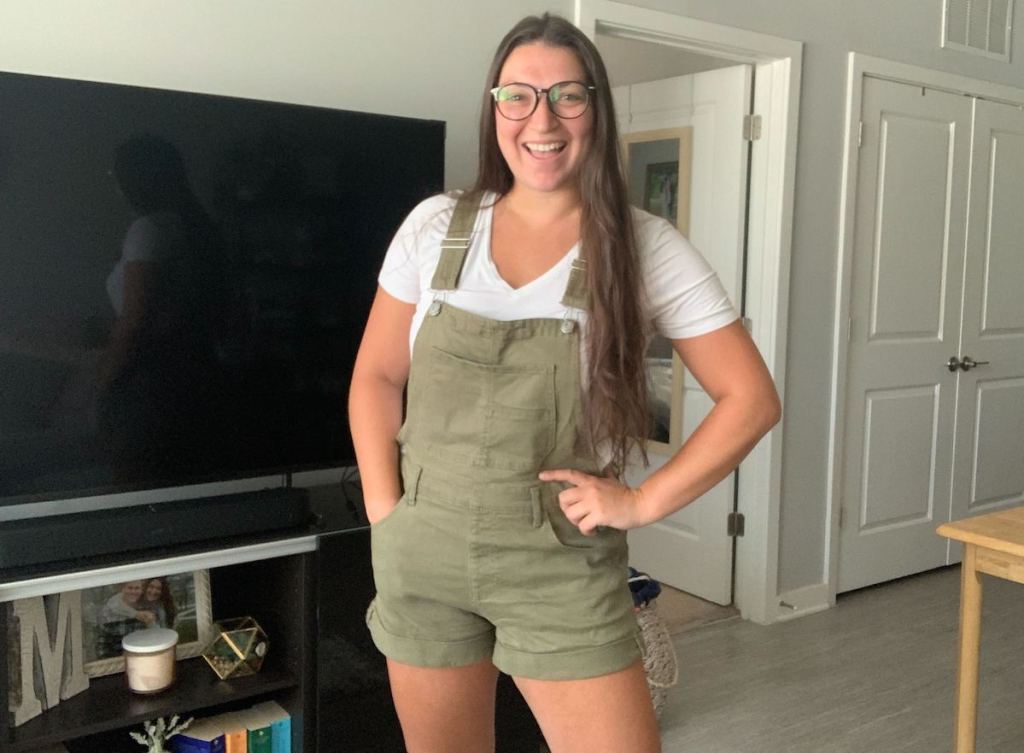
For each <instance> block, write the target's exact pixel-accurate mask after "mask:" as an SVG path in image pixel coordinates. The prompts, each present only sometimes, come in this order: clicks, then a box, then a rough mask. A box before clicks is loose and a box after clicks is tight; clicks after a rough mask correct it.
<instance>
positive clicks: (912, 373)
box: [838, 78, 971, 592]
mask: <svg viewBox="0 0 1024 753" xmlns="http://www.w3.org/2000/svg"><path fill="white" fill-rule="evenodd" d="M861 120H862V121H863V124H864V125H863V134H864V139H863V146H862V147H861V153H860V159H859V164H858V177H857V199H856V210H855V211H856V216H855V220H854V222H855V228H854V247H853V265H852V275H853V280H852V286H851V300H850V314H851V324H850V346H849V358H848V378H847V397H846V399H847V406H846V416H847V417H848V420H847V425H846V427H845V430H844V438H843V439H844V441H843V447H844V457H843V476H842V487H841V488H842V497H843V499H842V508H843V509H842V513H843V515H842V527H841V530H840V556H839V560H840V561H839V587H838V590H839V591H840V592H842V591H848V590H850V589H854V588H860V587H862V586H866V585H870V584H872V583H878V582H881V581H884V580H889V579H891V578H896V577H899V576H901V575H906V574H908V573H911V572H919V571H921V570H927V569H929V568H932V567H938V566H940V565H943V564H945V562H946V551H947V548H946V545H945V541H944V540H943V539H941V538H939V537H938V536H936V535H935V526H936V525H937V524H938V523H940V522H942V521H945V520H948V518H949V493H950V483H951V469H952V456H953V431H954V425H953V416H954V409H955V401H956V384H957V375H956V374H954V373H951V372H950V371H949V370H948V369H947V368H946V367H945V366H944V364H945V363H946V362H947V361H948V359H949V358H950V356H953V355H955V354H956V353H957V344H958V342H957V341H958V338H959V321H960V305H959V304H960V292H961V287H962V273H963V250H964V242H965V235H966V228H965V212H964V207H965V206H966V203H967V186H968V181H967V178H968V175H969V168H970V162H969V158H970V146H971V143H970V126H971V104H970V100H969V99H968V98H966V97H961V96H956V95H953V94H947V93H945V92H937V91H932V90H923V89H922V88H921V87H914V86H909V85H906V84H899V83H895V82H890V81H883V80H880V79H874V78H866V79H865V81H864V90H863V97H862V111H861Z"/></svg>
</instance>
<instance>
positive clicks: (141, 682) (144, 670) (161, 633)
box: [121, 628, 178, 694]
mask: <svg viewBox="0 0 1024 753" xmlns="http://www.w3.org/2000/svg"><path fill="white" fill-rule="evenodd" d="M177 645H178V633H177V632H175V631H174V630H166V629H164V628H148V629H146V630H136V631H135V632H134V633H129V634H128V635H126V636H125V637H124V638H122V639H121V648H122V650H123V652H124V664H125V676H126V677H127V678H128V688H129V689H130V690H131V691H132V692H133V693H142V694H150V693H159V692H160V691H161V690H165V689H166V688H169V687H170V686H171V685H172V684H173V683H174V668H175V664H176V660H175V655H174V649H175V647H176V646H177Z"/></svg>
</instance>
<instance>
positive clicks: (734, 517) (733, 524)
mask: <svg viewBox="0 0 1024 753" xmlns="http://www.w3.org/2000/svg"><path fill="white" fill-rule="evenodd" d="M744 522H745V521H744V518H743V513H741V512H731V513H729V516H728V517H727V518H726V519H725V532H726V535H728V536H732V537H737V536H742V535H743V528H744Z"/></svg>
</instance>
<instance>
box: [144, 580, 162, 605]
mask: <svg viewBox="0 0 1024 753" xmlns="http://www.w3.org/2000/svg"><path fill="white" fill-rule="evenodd" d="M163 593H164V587H163V584H162V583H161V582H160V581H158V580H151V581H149V583H147V584H146V593H145V596H144V598H145V599H146V601H148V602H156V601H160V597H161V596H163Z"/></svg>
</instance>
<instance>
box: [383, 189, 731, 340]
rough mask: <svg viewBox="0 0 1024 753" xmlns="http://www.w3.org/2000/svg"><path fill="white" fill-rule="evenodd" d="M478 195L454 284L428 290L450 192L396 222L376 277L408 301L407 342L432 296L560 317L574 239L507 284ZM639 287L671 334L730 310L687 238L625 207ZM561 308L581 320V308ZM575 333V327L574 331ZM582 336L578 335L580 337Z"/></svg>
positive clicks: (496, 315) (481, 308)
mask: <svg viewBox="0 0 1024 753" xmlns="http://www.w3.org/2000/svg"><path fill="white" fill-rule="evenodd" d="M493 201H494V196H493V194H492V195H486V196H484V197H483V199H482V201H481V208H480V213H479V214H478V215H477V219H476V225H475V226H474V231H473V240H472V242H471V245H470V247H469V251H468V252H467V255H466V261H465V264H464V265H463V267H462V274H461V276H460V277H459V283H458V288H457V289H456V290H449V291H443V292H437V291H433V290H431V288H430V282H431V280H432V279H433V277H434V269H435V268H436V267H437V261H438V259H439V258H440V256H441V241H442V240H444V237H445V234H446V233H447V231H448V223H449V221H450V220H451V216H452V211H453V210H454V208H455V203H456V198H454V197H452V196H448V195H446V194H440V195H438V196H433V197H431V198H429V199H427V200H426V201H423V202H421V203H420V204H419V205H418V206H417V207H416V208H415V209H413V211H412V212H411V213H410V214H409V216H408V217H407V218H406V219H405V221H404V222H403V223H402V226H401V227H400V228H399V229H398V232H397V233H396V234H395V237H394V239H393V240H392V242H391V246H390V247H389V248H388V251H387V255H386V256H385V257H384V264H383V266H382V268H381V272H380V275H379V277H378V282H379V283H380V285H381V287H382V288H384V290H386V291H387V292H388V293H389V294H390V295H392V296H394V297H395V298H397V299H399V300H401V301H405V302H406V303H415V304H416V313H415V315H414V316H413V320H412V327H411V331H410V332H409V349H410V352H411V351H412V346H413V343H414V342H415V340H416V333H417V332H418V331H419V328H420V325H421V324H422V322H423V318H424V316H426V313H427V308H428V307H429V306H430V303H431V301H433V300H434V298H435V297H439V298H442V299H443V300H444V301H446V302H447V303H450V304H451V305H453V306H457V307H458V308H460V309H464V310H466V311H469V312H471V313H474V314H478V315H480V316H485V317H488V318H490V319H498V320H501V321H510V320H513V319H533V318H550V319H561V318H563V317H564V316H565V315H566V313H567V309H566V307H565V306H563V305H562V304H561V300H562V295H563V294H564V293H565V287H566V284H567V283H568V280H569V270H570V268H571V266H572V262H573V260H574V259H575V258H576V256H577V254H578V253H579V244H578V243H577V244H576V245H575V246H573V247H572V248H571V249H570V250H569V251H568V252H567V253H566V254H565V256H564V257H562V258H561V259H560V260H559V261H558V262H557V263H556V264H555V265H554V266H553V267H551V268H550V269H549V270H547V271H546V272H545V273H544V274H542V275H541V276H540V277H538V278H537V279H535V280H533V281H531V282H529V283H527V284H526V285H523V286H522V287H520V288H513V287H512V286H511V285H509V284H508V283H507V282H505V280H504V279H503V278H502V277H501V275H500V274H498V269H497V267H496V266H495V264H494V261H493V260H492V258H491V220H492V217H493V215H494V212H493V209H492V208H491V206H490V205H491V204H492V203H493ZM633 219H634V222H635V224H636V232H637V241H638V247H639V254H640V259H641V268H642V272H643V285H644V292H645V294H646V314H647V318H648V320H649V321H651V322H652V323H653V325H654V328H655V330H656V331H657V332H658V333H659V334H661V335H664V336H665V337H668V338H671V339H676V338H683V337H695V336H697V335H703V334H705V333H707V332H711V331H713V330H716V329H718V328H720V327H724V326H725V325H726V324H729V323H730V322H733V321H735V320H736V319H737V318H738V315H737V313H736V310H735V309H734V308H733V306H732V304H731V303H730V302H729V297H728V296H727V295H726V293H725V290H724V289H723V288H722V284H721V282H719V280H718V276H717V275H716V274H715V272H714V270H712V269H711V267H710V266H709V265H708V263H707V261H705V259H704V257H703V256H701V255H700V252H698V251H697V250H696V249H695V248H694V247H693V246H692V245H690V242H689V241H688V240H686V238H684V237H683V236H682V234H680V233H679V231H678V230H676V228H675V227H673V226H672V225H671V224H670V223H668V222H666V221H665V220H662V219H660V218H658V217H655V216H654V215H651V214H648V213H647V212H643V211H641V210H639V209H636V208H634V209H633ZM568 313H569V315H570V316H572V318H574V319H576V320H577V321H579V322H580V325H581V327H582V328H584V330H583V332H585V327H586V312H585V311H582V310H578V309H570V310H568ZM581 334H582V333H581ZM582 339H583V338H581V340H582Z"/></svg>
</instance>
